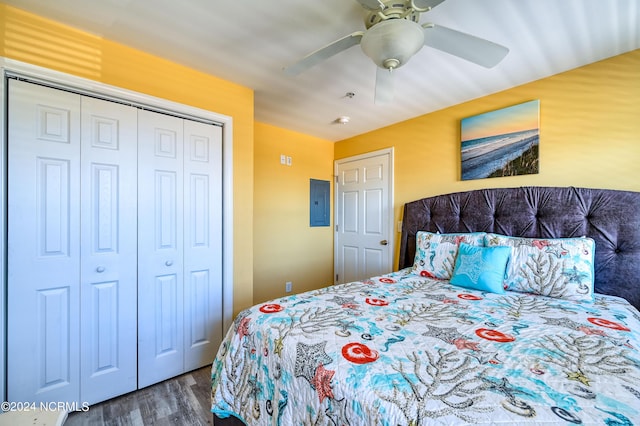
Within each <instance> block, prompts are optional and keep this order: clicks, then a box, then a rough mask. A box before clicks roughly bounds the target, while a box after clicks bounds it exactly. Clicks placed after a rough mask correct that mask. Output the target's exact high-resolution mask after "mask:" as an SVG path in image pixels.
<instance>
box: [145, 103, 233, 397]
mask: <svg viewBox="0 0 640 426" xmlns="http://www.w3.org/2000/svg"><path fill="white" fill-rule="evenodd" d="M221 156H222V132H221V129H220V128H219V127H217V126H213V125H207V124H203V123H198V122H194V121H191V120H183V119H180V118H176V117H169V116H166V115H164V114H159V113H155V112H151V111H139V134H138V185H139V190H138V194H139V195H138V198H139V206H138V217H139V219H138V221H139V226H138V232H139V235H138V237H139V241H138V263H139V266H138V386H139V387H145V386H148V385H151V384H153V383H157V382H159V381H161V380H164V379H167V378H170V377H173V376H176V375H178V374H181V373H184V372H186V371H190V370H193V369H195V368H198V367H201V366H204V365H207V364H210V363H211V362H212V361H213V358H214V356H215V351H217V348H218V345H219V344H220V342H221V339H222V306H221V303H222V272H221V271H222V267H221V265H222V251H221V247H222V214H221V212H222V205H221V203H220V200H221V196H222V192H221V191H222V174H221V173H222V167H221V166H222V163H221V158H222V157H221Z"/></svg>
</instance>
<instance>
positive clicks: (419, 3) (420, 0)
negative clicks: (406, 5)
mask: <svg viewBox="0 0 640 426" xmlns="http://www.w3.org/2000/svg"><path fill="white" fill-rule="evenodd" d="M444 1H445V0H413V4H414V5H415V7H417V8H418V9H420V10H425V11H428V10H431V9H433V8H434V7H436V6H437V5H439V4H440V3H443V2H444Z"/></svg>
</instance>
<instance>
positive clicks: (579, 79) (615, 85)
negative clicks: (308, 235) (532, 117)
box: [335, 50, 640, 220]
mask: <svg viewBox="0 0 640 426" xmlns="http://www.w3.org/2000/svg"><path fill="white" fill-rule="evenodd" d="M534 99H539V100H540V173H539V174H537V175H524V176H512V177H503V178H491V179H480V180H471V181H462V180H460V120H461V119H462V118H465V117H469V116H474V115H476V114H481V113H484V112H488V111H492V110H496V109H500V108H504V107H507V106H511V105H515V104H519V103H522V102H526V101H530V100H534ZM396 102H401V100H396ZM390 146H393V147H394V156H395V161H394V163H395V164H394V171H395V188H394V195H395V200H394V205H395V215H396V216H395V217H396V220H400V216H401V209H402V207H403V206H404V203H406V202H408V201H411V200H415V199H419V198H422V197H427V196H431V195H437V194H444V193H449V192H457V191H467V190H471V189H477V188H489V187H516V186H525V185H548V186H583V187H592V188H612V189H623V190H632V191H640V50H635V51H632V52H629V53H626V54H623V55H619V56H616V57H613V58H609V59H607V60H604V61H600V62H596V63H593V64H590V65H587V66H584V67H580V68H576V69H574V70H571V71H568V72H565V73H562V74H557V75H554V76H551V77H548V78H545V79H542V80H538V81H535V82H532V83H528V84H525V85H522V86H518V87H515V88H512V89H509V90H506V91H503V92H499V93H496V94H493V95H490V96H486V97H483V98H479V99H476V100H472V101H469V102H466V103H463V104H459V105H455V106H453V107H450V108H446V109H443V110H440V111H436V112H433V113H431V114H426V115H423V116H420V117H417V118H414V119H411V120H408V121H405V122H402V123H398V124H395V125H392V126H389V127H385V128H382V129H379V130H375V131H373V132H370V133H366V134H363V135H359V136H356V137H353V138H350V139H346V140H343V141H340V142H337V143H336V144H335V158H336V159H340V158H344V157H349V156H352V155H357V154H361V153H364V152H369V151H374V150H377V149H381V148H386V147H390Z"/></svg>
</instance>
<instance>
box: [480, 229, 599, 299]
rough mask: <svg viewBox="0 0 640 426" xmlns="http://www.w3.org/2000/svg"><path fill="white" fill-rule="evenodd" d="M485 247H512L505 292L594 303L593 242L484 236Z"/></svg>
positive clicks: (587, 239)
mask: <svg viewBox="0 0 640 426" xmlns="http://www.w3.org/2000/svg"><path fill="white" fill-rule="evenodd" d="M485 245H487V246H488V247H494V246H509V247H511V257H510V260H509V264H508V265H507V273H506V277H505V288H506V289H507V290H513V291H521V292H525V293H534V294H541V295H543V296H549V297H556V298H560V299H568V300H575V301H582V302H591V301H593V281H594V272H593V259H594V253H595V241H594V240H593V239H591V238H586V237H582V238H537V239H536V238H518V237H508V236H505V235H499V234H486V236H485Z"/></svg>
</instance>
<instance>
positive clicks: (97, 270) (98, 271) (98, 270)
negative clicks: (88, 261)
mask: <svg viewBox="0 0 640 426" xmlns="http://www.w3.org/2000/svg"><path fill="white" fill-rule="evenodd" d="M96 272H97V273H99V274H101V273H103V272H104V266H98V267H97V268H96Z"/></svg>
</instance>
